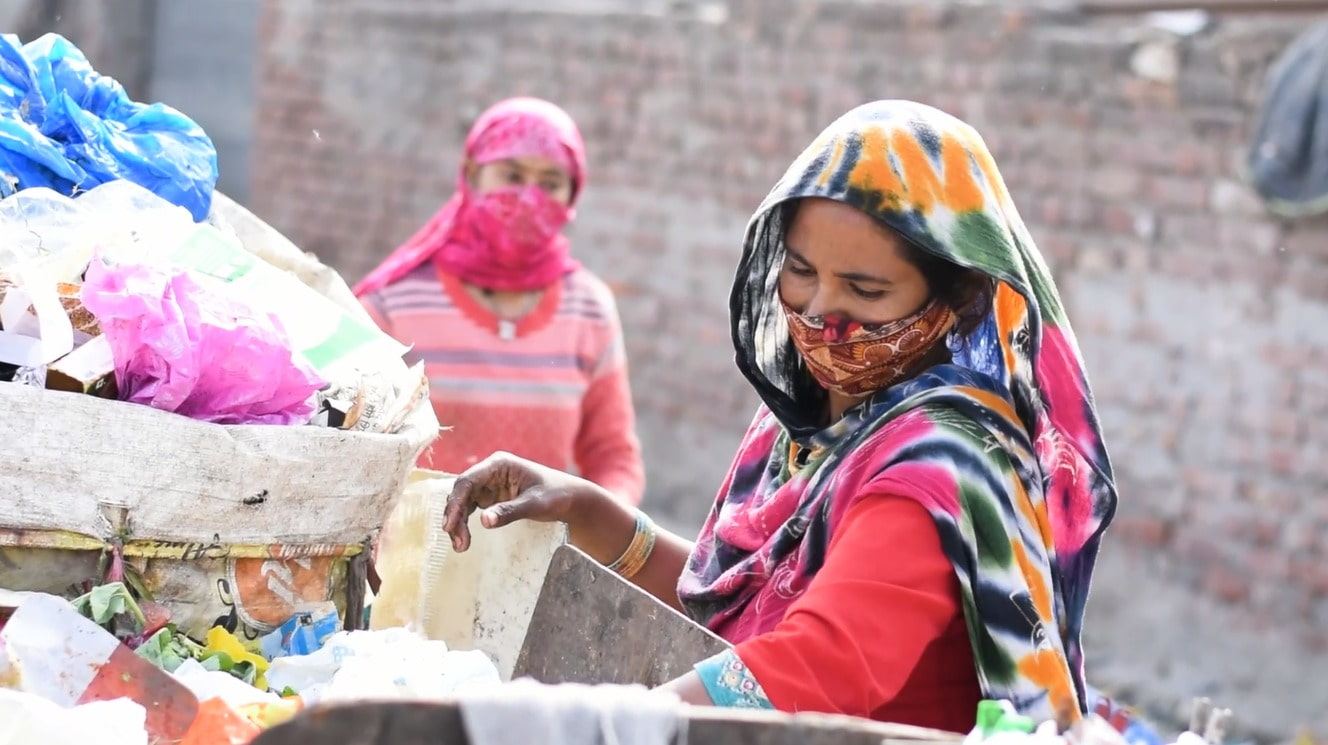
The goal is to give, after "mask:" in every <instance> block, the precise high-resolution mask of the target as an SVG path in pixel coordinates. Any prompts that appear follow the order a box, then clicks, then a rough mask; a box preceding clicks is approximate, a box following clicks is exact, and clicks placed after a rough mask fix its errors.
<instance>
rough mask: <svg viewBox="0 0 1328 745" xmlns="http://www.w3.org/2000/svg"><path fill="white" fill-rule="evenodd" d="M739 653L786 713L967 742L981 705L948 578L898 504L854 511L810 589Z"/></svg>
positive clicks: (889, 501) (919, 513) (911, 511)
mask: <svg viewBox="0 0 1328 745" xmlns="http://www.w3.org/2000/svg"><path fill="white" fill-rule="evenodd" d="M736 652H737V654H738V657H739V658H741V660H742V661H743V663H744V664H745V665H746V666H747V668H748V669H749V671H750V672H751V674H752V676H753V677H754V678H755V679H756V681H757V682H758V683H759V684H760V685H761V688H762V689H764V691H765V694H766V696H768V697H769V699H770V701H771V703H773V704H774V705H775V707H776V708H778V709H780V710H782V711H790V712H796V711H816V712H826V713H835V714H848V715H852V716H858V717H864V718H870V719H875V720H878V721H883V722H897V723H901V724H912V725H917V726H921V727H932V728H935V729H943V730H950V731H953V732H968V731H969V730H971V729H972V728H973V724H974V719H975V715H976V712H977V705H978V701H979V700H980V699H981V697H982V694H981V691H980V690H979V688H978V682H977V672H976V667H975V664H974V659H973V650H972V647H971V644H970V642H969V636H968V628H967V626H966V624H965V621H964V612H963V606H962V605H961V602H960V597H959V582H958V580H957V579H956V577H955V572H954V567H953V565H952V564H951V563H950V560H949V559H948V558H947V557H946V555H945V553H944V552H943V551H942V550H941V541H940V534H939V533H938V531H937V530H936V524H935V522H934V521H933V518H932V516H931V515H930V514H928V512H927V510H926V509H925V508H923V507H922V505H920V504H919V503H918V502H917V501H915V500H912V499H907V498H903V497H893V496H880V497H867V498H864V499H862V500H860V501H859V502H858V503H857V504H855V505H854V506H853V507H852V508H851V509H850V510H849V512H848V513H847V514H846V515H845V520H844V522H843V525H842V526H841V527H840V528H839V530H837V531H836V532H835V535H834V538H832V539H831V541H830V547H829V551H828V552H827V557H826V562H825V565H824V566H823V567H822V568H821V570H820V571H819V572H817V574H816V576H815V578H814V579H813V580H812V581H811V584H810V586H809V588H808V590H807V591H806V592H805V593H804V594H803V595H802V597H800V598H798V599H797V600H796V601H794V602H793V604H792V605H791V606H790V608H789V611H788V613H787V614H786V615H785V616H784V618H783V619H782V620H781V621H780V622H779V623H778V624H777V625H776V626H775V628H774V630H772V631H770V632H769V633H765V634H760V635H758V636H754V637H752V638H750V639H747V640H745V641H742V642H741V643H739V644H738V645H737V647H736Z"/></svg>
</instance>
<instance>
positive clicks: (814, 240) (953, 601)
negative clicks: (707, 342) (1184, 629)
mask: <svg viewBox="0 0 1328 745" xmlns="http://www.w3.org/2000/svg"><path fill="white" fill-rule="evenodd" d="M730 303H731V304H730V309H731V314H732V336H733V342H734V346H735V348H736V350H737V360H738V367H739V369H740V370H741V371H742V373H743V375H744V376H746V378H747V380H748V381H749V382H750V383H751V384H752V386H753V387H754V388H755V389H756V391H757V393H759V394H760V396H761V398H762V400H763V401H764V405H763V406H762V407H761V408H760V410H759V411H758V412H757V415H756V418H755V421H753V422H752V425H751V427H750V429H749V430H748V431H747V435H746V437H745V438H744V439H743V441H742V444H741V445H740V446H739V449H738V453H737V456H736V458H735V460H734V463H733V466H732V468H731V470H730V471H729V474H728V477H727V478H726V479H725V481H724V483H723V484H722V486H721V487H720V490H719V496H718V499H717V501H716V502H715V506H714V508H713V510H712V511H711V514H710V517H709V519H708V520H707V522H706V523H705V526H704V527H703V528H702V530H701V534H700V536H699V537H698V538H697V540H696V542H695V543H690V542H688V541H685V540H683V539H681V538H679V537H677V536H674V535H672V534H670V533H668V532H666V531H663V530H658V529H656V528H655V527H654V526H653V524H652V523H651V521H650V520H649V519H648V518H646V517H645V516H644V515H643V514H642V513H640V512H639V511H637V510H635V509H633V508H630V507H627V506H625V505H617V506H611V505H610V502H611V499H610V497H609V496H608V495H607V494H605V493H604V492H603V490H601V489H598V488H596V487H594V486H593V485H591V484H588V483H586V482H584V481H582V480H579V479H576V478H574V477H571V476H568V475H566V474H561V473H557V472H555V471H552V470H550V469H547V468H542V467H539V466H535V465H533V464H530V463H528V462H526V461H522V460H520V459H516V458H512V457H510V456H507V455H498V456H495V457H494V458H492V459H490V460H488V461H486V462H485V463H483V464H481V465H480V466H478V467H476V468H474V469H471V470H470V471H469V472H467V473H466V474H463V477H462V478H461V480H460V481H459V482H458V484H457V487H456V490H455V492H454V494H453V495H452V499H451V501H450V503H449V505H448V510H447V517H446V524H445V526H444V528H445V529H446V530H447V531H448V532H449V533H450V534H451V535H452V540H453V543H454V545H455V547H456V549H457V550H465V549H466V548H467V547H468V546H469V543H470V540H471V536H470V533H469V531H468V530H467V527H466V521H465V517H466V516H467V515H468V514H470V513H471V512H472V511H473V510H475V509H482V510H483V512H482V514H481V523H482V524H483V525H484V526H486V527H496V526H499V525H504V524H507V523H509V522H511V521H513V520H516V519H535V520H561V521H564V522H566V523H567V524H568V527H569V530H570V538H571V541H572V543H573V544H574V545H576V546H578V547H580V548H581V549H583V550H584V551H586V552H587V553H589V554H590V555H591V556H593V557H595V558H596V559H598V560H600V561H603V562H604V563H605V564H606V565H608V566H610V567H612V568H613V569H615V570H617V571H618V572H620V573H621V574H622V576H624V577H627V578H628V579H630V580H631V581H633V582H635V583H636V584H638V585H639V586H640V587H642V588H644V589H645V590H647V591H649V592H651V593H652V594H654V595H655V596H656V597H658V598H660V599H661V600H663V601H664V602H666V603H668V604H669V605H672V606H674V607H676V608H678V609H680V610H682V611H683V612H685V613H687V614H688V615H689V616H691V617H692V618H693V619H695V620H696V621H698V622H699V623H702V624H704V625H705V626H707V627H709V628H710V629H712V630H714V631H715V632H716V633H718V634H719V635H720V636H722V637H723V638H725V639H726V640H728V641H729V642H731V643H732V644H733V647H732V649H731V650H730V651H727V652H725V653H723V654H721V655H719V656H718V657H716V658H714V659H710V660H705V661H702V662H700V663H699V664H697V665H696V668H695V670H694V672H692V673H689V674H688V675H686V676H684V677H682V678H680V679H678V680H676V681H674V682H672V683H671V684H669V686H668V688H670V689H671V690H673V691H675V692H677V693H678V694H679V695H681V697H682V698H683V699H684V700H685V701H688V702H691V703H699V704H717V705H722V706H747V707H764V708H777V709H781V710H784V711H821V712H833V713H843V714H850V715H855V716H860V717H868V718H873V719H878V720H883V721H892V722H900V723H907V724H914V725H921V726H927V727H934V728H939V729H946V730H953V731H958V732H963V731H967V730H969V729H970V728H971V727H972V726H973V724H974V718H975V712H976V709H977V706H976V705H977V702H978V701H979V700H980V699H983V698H988V699H1004V700H1008V701H1010V702H1011V703H1013V704H1014V706H1015V707H1016V708H1017V710H1018V711H1019V712H1021V713H1023V714H1026V715H1029V716H1031V717H1033V718H1035V719H1038V720H1049V719H1057V720H1059V721H1061V722H1065V723H1068V722H1072V721H1075V720H1077V719H1078V718H1079V717H1081V716H1082V715H1083V714H1084V713H1085V712H1086V710H1087V707H1086V703H1085V700H1086V695H1085V685H1084V679H1083V655H1082V652H1081V649H1080V627H1081V623H1082V620H1083V617H1084V603H1085V601H1086V600H1087V596H1088V585H1089V578H1090V575H1091V572H1092V567H1093V563H1094V559H1095V556H1096V554H1097V550H1098V543H1099V540H1100V538H1101V536H1102V532H1103V529H1104V528H1105V527H1106V525H1107V523H1108V522H1109V520H1110V518H1111V516H1112V513H1113V512H1114V510H1115V506H1116V491H1115V487H1114V486H1113V483H1112V475H1111V466H1110V464H1109V462H1108V458H1107V453H1106V450H1105V448H1104V447H1103V444H1102V438H1101V435H1100V433H1099V428H1098V423H1097V417H1096V415H1095V412H1094V408H1093V403H1092V398H1091V396H1090V394H1089V388H1088V383H1087V380H1086V378H1085V375H1084V370H1083V364H1082V362H1081V361H1080V356H1079V352H1078V349H1077V347H1076V343H1075V339H1074V335H1073V334H1072V333H1071V331H1070V326H1069V323H1068V322H1067V320H1066V317H1065V313H1064V309H1063V308H1062V306H1061V302H1060V299H1059V297H1058V296H1057V292H1056V288H1055V285H1054V284H1053V282H1052V278H1051V275H1050V273H1049V272H1048V270H1047V268H1046V266H1045V264H1044V263H1043V261H1042V258H1041V256H1040V255H1039V254H1038V251H1037V248H1036V247H1035V246H1034V244H1033V240H1032V238H1031V237H1030V236H1029V234H1028V231H1027V230H1026V229H1025V228H1024V224H1023V221H1022V220H1021V219H1020V218H1019V214H1018V212H1016V210H1015V207H1014V204H1013V203H1012V201H1011V199H1010V194H1009V192H1008V191H1007V190H1006V187H1005V184H1004V182H1003V181H1002V179H1001V176H1000V174H999V172H998V171H997V169H996V164H995V163H994V162H993V160H992V157H991V155H990V153H989V152H988V150H987V147H986V146H985V145H984V144H983V141H982V139H981V138H980V137H979V135H978V133H977V132H975V131H974V130H973V129H972V128H970V127H969V126H968V125H966V124H964V123H963V122H961V121H959V120H957V119H955V118H953V117H951V116H949V115H946V114H944V113H942V112H940V111H937V110H935V109H932V108H929V107H927V106H923V105H920V104H916V103H911V102H905V101H881V102H876V103H871V104H867V105H864V106H861V107H859V108H857V109H855V110H853V111H851V112H849V113H848V114H846V115H845V116H843V117H842V118H841V119H839V120H838V121H836V122H835V123H834V124H832V125H831V126H830V127H829V128H828V129H826V130H825V131H824V132H823V133H822V134H821V135H820V136H819V137H817V138H816V140H815V142H813V143H812V144H811V146H810V147H809V148H808V149H807V150H806V151H805V152H804V153H803V154H802V155H801V156H800V157H798V159H797V160H796V161H794V163H793V164H792V166H790V167H789V169H788V171H787V173H785V175H784V177H783V178H782V179H781V180H780V181H779V183H778V184H776V185H775V188H774V190H773V191H772V192H771V193H770V195H769V196H768V197H767V198H766V200H765V202H764V203H763V204H762V205H761V207H760V209H759V210H757V212H756V215H755V216H754V217H753V219H752V221H751V222H750V223H749V226H748V228H747V233H746V240H745V242H744V246H743V254H742V261H741V262H740V264H739V265H738V271H737V276H736V279H735V281H734V285H733V292H732V296H731V300H730ZM679 458H680V460H682V461H685V459H686V454H685V453H680V454H679Z"/></svg>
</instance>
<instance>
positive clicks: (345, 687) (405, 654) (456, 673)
mask: <svg viewBox="0 0 1328 745" xmlns="http://www.w3.org/2000/svg"><path fill="white" fill-rule="evenodd" d="M267 680H268V685H269V686H271V687H272V689H273V690H284V689H286V688H287V687H289V688H291V689H292V690H294V691H295V692H296V693H298V694H300V697H301V698H303V699H304V700H305V703H306V704H312V703H315V702H319V701H346V700H364V699H385V698H386V699H406V700H439V699H442V698H446V697H448V696H450V695H453V694H456V693H459V692H464V691H472V690H480V689H483V688H485V687H487V686H491V685H499V684H500V683H501V681H500V680H499V677H498V669H497V668H496V667H495V666H494V664H493V662H492V661H491V660H490V659H489V658H488V657H487V656H485V655H484V653H482V652H474V651H470V652H458V651H451V650H449V649H448V648H447V645H446V644H444V643H443V642H439V641H430V640H428V639H425V638H423V637H421V636H419V635H418V634H416V633H414V632H412V631H409V630H407V629H403V628H397V629H384V630H382V631H349V632H342V633H340V634H336V635H334V636H333V637H332V638H330V639H328V640H327V643H326V644H325V645H324V646H323V648H322V649H320V650H318V651H317V652H314V653H313V654H310V655H305V656H303V657H281V658H279V659H276V660H273V661H272V666H271V667H270V668H268V672H267Z"/></svg>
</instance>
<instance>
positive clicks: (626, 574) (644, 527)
mask: <svg viewBox="0 0 1328 745" xmlns="http://www.w3.org/2000/svg"><path fill="white" fill-rule="evenodd" d="M654 550H655V523H653V522H652V521H651V520H650V518H649V517H647V516H646V513H644V512H642V511H640V510H637V511H636V532H635V533H634V534H633V535H632V542H631V543H629V544H627V549H626V550H625V551H623V553H622V556H619V557H618V560H617V561H615V562H613V563H612V564H610V565H609V570H610V571H613V572H617V573H618V576H620V577H622V578H623V579H631V578H632V577H635V576H636V573H637V572H639V571H641V567H644V566H645V565H646V561H648V560H649V559H650V553H651V552H652V551H654Z"/></svg>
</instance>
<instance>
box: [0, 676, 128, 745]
mask: <svg viewBox="0 0 1328 745" xmlns="http://www.w3.org/2000/svg"><path fill="white" fill-rule="evenodd" d="M146 720H147V712H146V710H145V709H144V708H143V707H142V706H139V705H138V704H136V703H134V702H133V701H130V700H129V699H126V698H121V699H116V700H114V701H95V702H93V703H90V704H83V705H82V706H75V707H73V708H71V709H66V708H63V707H60V706H57V705H56V704H53V703H51V702H50V701H47V700H46V699H44V698H42V697H41V696H38V695H35V694H32V693H23V692H21V691H11V690H7V689H4V688H0V745H34V743H41V744H42V745H88V743H97V745H147V742H148V732H147V729H146V727H145V722H146Z"/></svg>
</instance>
